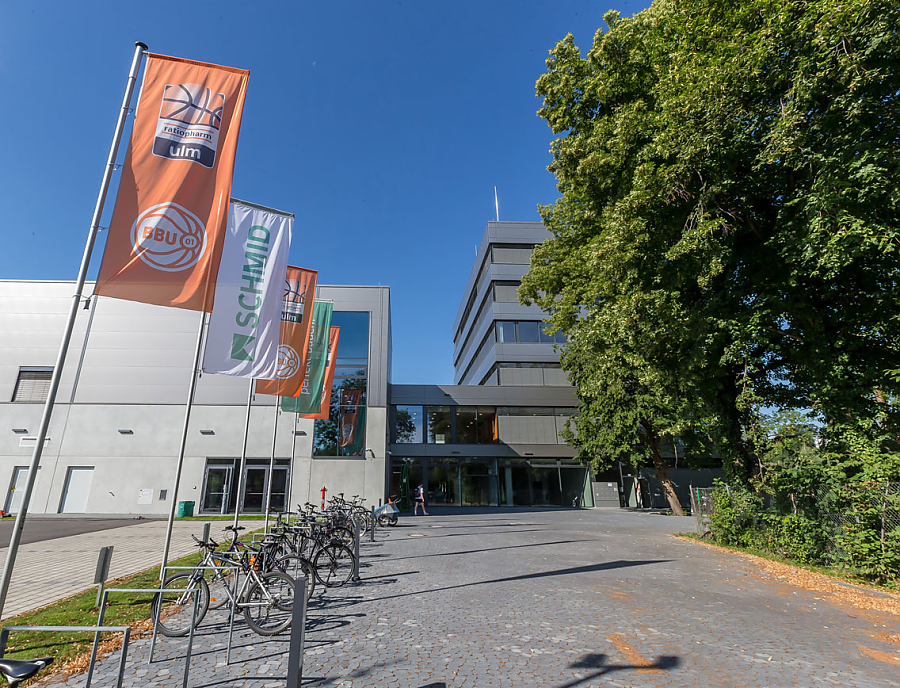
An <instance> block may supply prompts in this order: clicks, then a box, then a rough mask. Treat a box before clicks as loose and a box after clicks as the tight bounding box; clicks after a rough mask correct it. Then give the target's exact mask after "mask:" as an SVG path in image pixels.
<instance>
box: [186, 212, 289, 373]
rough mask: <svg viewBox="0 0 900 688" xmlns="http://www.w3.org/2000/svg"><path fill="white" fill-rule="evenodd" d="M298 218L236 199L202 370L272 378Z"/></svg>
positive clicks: (230, 214) (210, 317)
mask: <svg viewBox="0 0 900 688" xmlns="http://www.w3.org/2000/svg"><path fill="white" fill-rule="evenodd" d="M293 222H294V216H293V215H289V214H286V213H282V212H279V211H276V210H271V209H269V208H263V207H261V206H256V205H253V204H250V203H246V202H244V201H237V200H233V201H232V202H231V211H230V212H229V213H228V227H227V229H226V232H225V245H224V246H223V248H222V260H221V262H220V263H219V276H218V278H217V280H216V299H215V305H214V307H213V310H212V314H211V315H210V316H209V326H208V328H207V334H206V351H205V352H204V354H203V371H204V372H207V373H218V374H221V375H234V376H237V377H255V378H264V379H267V380H272V379H274V378H275V376H276V371H277V369H278V338H279V334H280V332H281V311H282V302H283V298H284V296H285V295H286V293H287V292H288V283H287V282H286V274H287V263H288V253H289V251H290V247H291V231H292V228H293Z"/></svg>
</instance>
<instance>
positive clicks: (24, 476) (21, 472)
mask: <svg viewBox="0 0 900 688" xmlns="http://www.w3.org/2000/svg"><path fill="white" fill-rule="evenodd" d="M40 479H41V467H40V466H38V475H37V480H40ZM27 480H28V466H16V467H15V468H14V469H13V477H12V483H11V484H10V486H9V494H8V495H7V496H6V508H5V509H4V511H6V513H8V514H17V513H19V507H20V506H22V497H23V495H24V494H25V483H26V482H27ZM37 480H35V483H34V484H35V486H36V485H37Z"/></svg>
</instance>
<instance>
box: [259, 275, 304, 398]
mask: <svg viewBox="0 0 900 688" xmlns="http://www.w3.org/2000/svg"><path fill="white" fill-rule="evenodd" d="M318 276H319V273H318V272H317V271H316V270H307V269H306V268H297V267H294V266H293V265H288V268H287V275H286V277H285V290H284V303H283V305H282V311H281V334H280V335H279V340H278V341H279V342H280V344H279V345H278V371H277V373H276V374H277V376H278V377H276V378H275V379H274V380H257V381H256V393H257V394H273V395H279V396H283V397H295V396H297V395H298V394H300V388H301V386H302V385H303V378H304V377H306V358H307V356H309V328H310V325H311V323H312V315H313V302H314V301H315V297H316V280H317V279H318Z"/></svg>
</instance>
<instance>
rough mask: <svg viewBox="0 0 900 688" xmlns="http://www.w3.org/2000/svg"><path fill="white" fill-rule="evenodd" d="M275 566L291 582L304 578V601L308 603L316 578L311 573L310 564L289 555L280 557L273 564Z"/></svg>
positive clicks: (301, 558)
mask: <svg viewBox="0 0 900 688" xmlns="http://www.w3.org/2000/svg"><path fill="white" fill-rule="evenodd" d="M275 566H276V567H278V570H279V571H281V572H282V573H284V574H286V575H287V576H288V577H289V578H290V579H291V580H296V579H297V578H299V577H300V576H305V577H306V601H307V602H309V599H310V598H311V597H312V596H313V591H314V590H315V589H316V577H315V575H314V574H313V571H312V564H310V563H309V562H308V561H306V559H304V558H303V557H296V556H293V555H291V556H287V557H281V559H279V560H278V561H276V562H275Z"/></svg>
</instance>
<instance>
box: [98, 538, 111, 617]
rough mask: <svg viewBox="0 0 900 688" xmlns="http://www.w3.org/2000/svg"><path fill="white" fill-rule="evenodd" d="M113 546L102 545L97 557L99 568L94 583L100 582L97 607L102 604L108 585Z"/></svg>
mask: <svg viewBox="0 0 900 688" xmlns="http://www.w3.org/2000/svg"><path fill="white" fill-rule="evenodd" d="M112 553H113V546H112V545H110V546H109V547H101V548H100V556H99V557H97V570H96V571H95V572H94V585H97V584H99V585H100V587H99V588H97V601H96V602H94V606H95V607H99V606H100V598H101V597H102V596H103V588H104V587H106V579H107V578H108V577H109V564H110V562H111V561H112Z"/></svg>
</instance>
